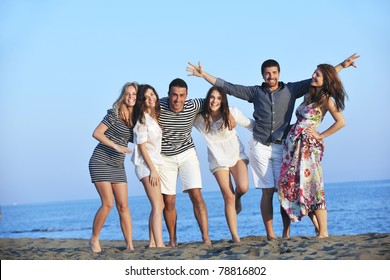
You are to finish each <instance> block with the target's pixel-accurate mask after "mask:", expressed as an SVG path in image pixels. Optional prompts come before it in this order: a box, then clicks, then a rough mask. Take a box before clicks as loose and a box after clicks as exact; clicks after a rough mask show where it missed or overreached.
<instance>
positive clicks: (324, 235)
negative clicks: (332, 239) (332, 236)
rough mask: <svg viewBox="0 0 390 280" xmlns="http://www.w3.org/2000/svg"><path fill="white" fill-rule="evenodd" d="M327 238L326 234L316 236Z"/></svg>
mask: <svg viewBox="0 0 390 280" xmlns="http://www.w3.org/2000/svg"><path fill="white" fill-rule="evenodd" d="M328 237H329V235H327V234H319V235H317V238H328Z"/></svg>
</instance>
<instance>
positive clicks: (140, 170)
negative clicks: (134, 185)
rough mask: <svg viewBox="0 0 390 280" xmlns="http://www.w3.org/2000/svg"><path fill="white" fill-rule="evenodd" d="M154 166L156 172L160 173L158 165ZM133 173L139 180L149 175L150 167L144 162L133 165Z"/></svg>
mask: <svg viewBox="0 0 390 280" xmlns="http://www.w3.org/2000/svg"><path fill="white" fill-rule="evenodd" d="M154 167H155V168H156V170H157V172H158V173H159V174H160V166H159V165H157V164H155V165H154ZM135 175H137V178H138V179H139V180H140V181H141V180H142V179H143V178H145V177H147V176H149V175H150V169H149V167H148V165H147V164H146V163H145V162H144V163H143V164H142V165H136V166H135Z"/></svg>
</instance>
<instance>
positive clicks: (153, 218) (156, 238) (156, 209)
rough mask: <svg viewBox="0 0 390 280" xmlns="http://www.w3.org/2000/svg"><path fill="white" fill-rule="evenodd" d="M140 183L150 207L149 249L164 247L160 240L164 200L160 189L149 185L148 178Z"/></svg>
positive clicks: (161, 239)
mask: <svg viewBox="0 0 390 280" xmlns="http://www.w3.org/2000/svg"><path fill="white" fill-rule="evenodd" d="M141 182H142V184H143V185H144V188H145V192H146V195H147V196H148V198H149V201H150V205H151V207H152V210H151V213H150V218H149V227H150V231H149V236H150V239H149V247H155V246H157V247H165V244H164V242H163V238H162V213H163V209H164V200H163V196H162V194H161V187H160V185H158V186H156V187H153V186H152V185H150V182H149V176H147V177H145V178H142V180H141Z"/></svg>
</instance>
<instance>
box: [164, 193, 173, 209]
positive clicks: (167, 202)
mask: <svg viewBox="0 0 390 280" xmlns="http://www.w3.org/2000/svg"><path fill="white" fill-rule="evenodd" d="M162 208H163V209H164V210H166V211H174V210H175V197H174V196H171V195H168V196H164V201H163V203H162Z"/></svg>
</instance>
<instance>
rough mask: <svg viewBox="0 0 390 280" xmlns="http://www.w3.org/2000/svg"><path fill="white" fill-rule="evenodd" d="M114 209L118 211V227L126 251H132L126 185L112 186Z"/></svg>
mask: <svg viewBox="0 0 390 280" xmlns="http://www.w3.org/2000/svg"><path fill="white" fill-rule="evenodd" d="M112 185H113V191H114V197H115V202H116V209H117V210H118V214H119V220H120V225H121V229H122V233H123V236H124V238H125V241H126V245H127V249H128V250H130V251H133V250H134V247H133V238H132V233H133V232H132V223H131V215H130V209H129V203H128V191H127V183H119V184H112Z"/></svg>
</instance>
